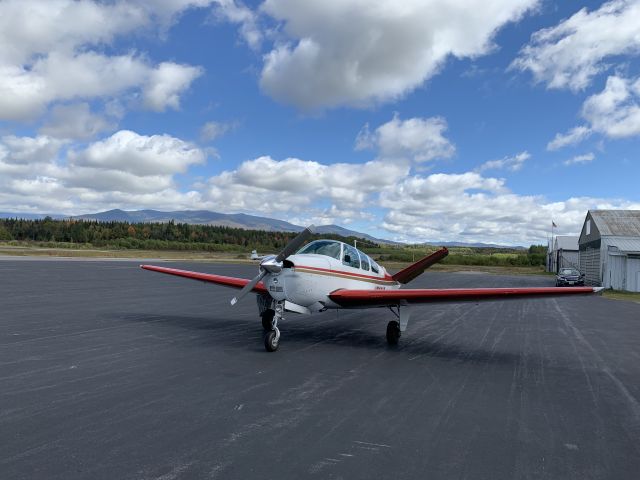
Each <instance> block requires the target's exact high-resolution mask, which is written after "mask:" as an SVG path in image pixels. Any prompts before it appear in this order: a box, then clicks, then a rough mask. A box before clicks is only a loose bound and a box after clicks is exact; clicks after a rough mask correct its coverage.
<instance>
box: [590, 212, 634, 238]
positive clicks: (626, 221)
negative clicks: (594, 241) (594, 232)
mask: <svg viewBox="0 0 640 480" xmlns="http://www.w3.org/2000/svg"><path fill="white" fill-rule="evenodd" d="M589 213H590V214H591V218H593V221H594V222H595V224H596V226H597V227H598V231H599V232H600V236H603V235H621V236H624V237H640V210H589Z"/></svg>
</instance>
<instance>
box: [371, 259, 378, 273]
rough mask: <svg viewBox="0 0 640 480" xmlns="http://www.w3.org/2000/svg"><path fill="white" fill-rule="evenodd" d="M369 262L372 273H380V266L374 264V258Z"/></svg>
mask: <svg viewBox="0 0 640 480" xmlns="http://www.w3.org/2000/svg"><path fill="white" fill-rule="evenodd" d="M369 260H371V271H372V272H375V273H380V267H378V264H377V263H376V262H374V261H373V259H372V258H370V259H369Z"/></svg>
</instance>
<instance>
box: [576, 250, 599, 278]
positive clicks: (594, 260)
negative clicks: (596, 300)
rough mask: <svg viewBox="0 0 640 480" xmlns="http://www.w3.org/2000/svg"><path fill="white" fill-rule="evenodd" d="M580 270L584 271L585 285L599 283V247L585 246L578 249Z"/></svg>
mask: <svg viewBox="0 0 640 480" xmlns="http://www.w3.org/2000/svg"><path fill="white" fill-rule="evenodd" d="M580 272H581V273H584V275H585V283H586V284H587V285H596V286H599V285H600V249H599V248H587V249H586V250H581V251H580Z"/></svg>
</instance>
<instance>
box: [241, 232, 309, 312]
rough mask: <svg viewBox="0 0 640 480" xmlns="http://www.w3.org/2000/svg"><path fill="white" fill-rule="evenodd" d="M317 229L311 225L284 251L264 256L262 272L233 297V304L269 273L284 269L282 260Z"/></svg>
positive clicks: (261, 265)
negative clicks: (275, 254)
mask: <svg viewBox="0 0 640 480" xmlns="http://www.w3.org/2000/svg"><path fill="white" fill-rule="evenodd" d="M314 231H315V227H314V226H313V225H309V226H308V227H307V228H305V229H304V230H303V231H301V232H300V233H299V234H298V235H296V237H295V238H294V239H293V240H291V241H290V242H289V243H287V244H286V245H285V247H284V248H283V249H282V251H281V252H280V253H279V254H278V255H277V256H273V255H269V256H268V257H266V258H264V259H263V260H262V262H260V273H258V275H256V276H255V277H254V278H253V280H251V281H250V282H249V283H247V284H246V285H245V286H244V287H242V290H240V293H238V295H236V296H235V297H233V298H232V299H231V305H235V304H236V303H238V301H239V300H241V299H242V298H243V297H244V296H245V295H246V294H247V293H249V292H250V291H251V290H253V287H255V286H256V285H257V284H258V282H259V281H260V280H262V279H263V278H264V276H265V275H266V274H267V273H278V272H280V271H281V270H282V262H283V261H284V260H285V259H286V258H287V257H289V256H290V255H292V254H294V253H295V252H297V251H298V249H299V248H300V247H301V246H302V244H303V243H304V242H306V240H307V238H309V237H310V236H311V235H312V234H313V233H314Z"/></svg>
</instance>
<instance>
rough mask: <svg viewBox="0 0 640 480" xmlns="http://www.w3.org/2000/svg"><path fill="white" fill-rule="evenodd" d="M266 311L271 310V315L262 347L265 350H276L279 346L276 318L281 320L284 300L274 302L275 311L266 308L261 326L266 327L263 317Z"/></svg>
mask: <svg viewBox="0 0 640 480" xmlns="http://www.w3.org/2000/svg"><path fill="white" fill-rule="evenodd" d="M268 312H272V313H271V314H270V316H271V324H270V326H269V330H267V331H266V332H265V334H264V348H265V350H266V351H267V352H275V351H276V350H278V347H279V346H280V330H278V320H282V318H283V313H284V302H276V304H275V311H274V310H267V311H266V312H265V313H264V314H263V316H262V326H263V327H265V328H266V326H265V323H266V320H265V317H266V315H267V314H268Z"/></svg>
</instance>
